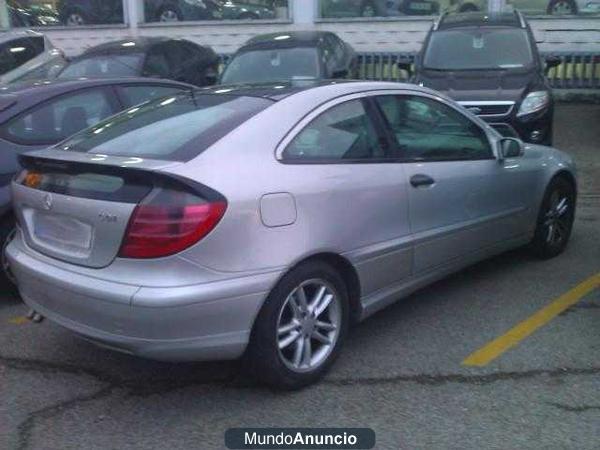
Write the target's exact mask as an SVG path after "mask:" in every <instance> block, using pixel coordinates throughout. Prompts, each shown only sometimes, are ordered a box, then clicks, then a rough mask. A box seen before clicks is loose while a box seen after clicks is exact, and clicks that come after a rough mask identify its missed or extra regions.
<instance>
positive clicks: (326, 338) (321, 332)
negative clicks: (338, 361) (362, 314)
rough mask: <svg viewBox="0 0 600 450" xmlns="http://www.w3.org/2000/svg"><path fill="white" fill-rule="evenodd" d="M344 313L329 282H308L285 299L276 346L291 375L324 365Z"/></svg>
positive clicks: (280, 315)
mask: <svg viewBox="0 0 600 450" xmlns="http://www.w3.org/2000/svg"><path fill="white" fill-rule="evenodd" d="M341 324H342V309H341V304H340V297H339V294H338V293H337V292H336V291H335V289H334V288H333V286H331V284H329V283H328V282H326V281H324V280H320V279H314V280H308V281H305V282H303V283H301V284H300V285H299V286H298V287H296V288H295V289H294V290H293V291H292V292H291V293H290V294H289V295H288V297H287V298H286V300H285V302H284V303H283V306H282V307H281V310H280V312H279V317H278V320H277V331H276V333H277V346H278V350H279V356H280V358H281V360H282V361H283V363H284V364H285V365H286V366H287V367H288V368H289V369H290V370H292V371H295V372H309V371H312V370H314V369H316V368H317V367H319V366H320V365H321V364H323V363H324V362H325V361H326V360H327V358H328V357H329V355H330V354H331V352H332V351H333V349H334V347H335V344H336V342H337V340H338V338H339V335H340V330H341Z"/></svg>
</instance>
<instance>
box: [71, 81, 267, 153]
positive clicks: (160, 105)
mask: <svg viewBox="0 0 600 450" xmlns="http://www.w3.org/2000/svg"><path fill="white" fill-rule="evenodd" d="M272 103H273V102H272V101H271V100H266V99H263V98H256V97H242V96H235V95H215V94H199V93H197V92H188V93H183V94H178V95H173V96H170V97H164V98H161V99H157V100H153V101H151V102H149V103H145V104H143V105H140V106H136V107H133V108H130V109H128V110H126V111H124V112H122V113H120V114H118V115H116V116H114V117H111V118H110V119H109V120H106V121H104V122H101V123H99V124H98V125H96V126H95V127H93V128H90V129H88V130H85V131H83V132H81V133H79V134H77V135H75V136H73V137H72V138H71V139H69V140H68V141H66V142H64V143H62V144H61V146H60V148H61V149H63V150H69V151H75V152H86V153H87V152H90V153H96V154H102V155H114V156H124V157H135V158H149V159H163V160H172V161H188V160H190V159H192V158H194V157H195V156H197V155H198V154H200V153H202V152H203V151H204V150H206V149H207V148H208V147H210V146H211V145H212V144H214V143H215V142H216V141H218V140H219V139H221V138H222V137H224V136H225V135H227V134H228V133H230V132H231V131H232V130H234V129H235V128H237V127H238V126H239V125H241V124H242V123H244V122H245V121H246V120H248V119H249V118H250V117H252V116H254V115H255V114H257V113H258V112H260V111H262V110H263V109H265V108H267V107H268V106H269V105H271V104H272Z"/></svg>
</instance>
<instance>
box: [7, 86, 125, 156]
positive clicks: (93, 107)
mask: <svg viewBox="0 0 600 450" xmlns="http://www.w3.org/2000/svg"><path fill="white" fill-rule="evenodd" d="M112 112H113V110H112V107H111V105H110V101H109V99H108V97H107V96H106V94H105V91H104V90H102V89H89V90H86V91H83V92H80V93H76V94H72V95H63V96H60V97H58V98H55V99H52V100H50V101H48V102H45V103H42V104H41V105H39V106H36V107H34V108H33V109H32V110H29V111H28V112H26V113H25V114H22V115H20V116H18V117H17V118H16V119H13V120H12V121H10V122H9V123H8V124H7V125H6V127H5V128H4V133H3V134H4V136H5V137H6V138H7V139H8V140H10V141H13V142H16V143H19V144H23V145H51V144H55V143H57V142H59V141H62V140H63V139H66V138H68V137H69V136H72V135H73V134H75V133H77V132H79V131H81V130H83V129H84V128H87V127H90V126H92V125H95V124H97V123H98V122H100V121H101V120H103V119H105V118H106V117H108V116H110V115H111V114H112Z"/></svg>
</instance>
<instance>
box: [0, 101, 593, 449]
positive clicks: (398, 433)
mask: <svg viewBox="0 0 600 450" xmlns="http://www.w3.org/2000/svg"><path fill="white" fill-rule="evenodd" d="M555 124H556V125H555V133H556V134H555V136H556V138H555V145H556V146H557V147H558V148H561V149H563V150H566V151H568V152H569V153H571V154H572V155H574V157H575V158H576V161H577V164H578V168H579V171H580V195H579V205H578V212H577V218H576V223H575V227H574V231H573V235H572V240H571V243H570V245H569V247H568V248H567V251H566V252H565V253H564V254H563V255H561V256H560V257H558V258H555V259H553V260H549V261H539V260H536V259H533V258H532V257H530V256H529V255H528V254H527V252H526V251H523V250H519V251H514V252H510V253H507V254H504V255H501V256H499V257H496V258H494V259H492V260H489V261H486V262H482V263H479V264H477V265H476V266H473V267H471V268H469V269H468V270H465V271H462V272H460V273H458V274H456V275H453V276H451V277H449V278H447V279H446V280H444V281H441V282H439V283H437V284H435V285H432V286H430V287H428V288H426V289H424V290H422V291H419V292H418V293H416V294H414V295H412V296H410V297H409V298H407V299H406V300H404V301H401V302H399V303H397V304H395V305H393V306H391V307H389V308H387V309H385V310H384V311H382V312H380V313H378V314H377V315H375V316H373V317H372V318H370V319H369V320H367V321H366V322H364V323H362V324H360V325H359V326H358V327H356V328H355V329H354V330H353V331H352V332H351V334H350V337H349V339H348V341H347V343H346V344H347V345H346V347H345V349H344V351H343V352H342V355H341V357H340V359H339V360H338V362H337V363H336V365H335V366H334V368H333V370H332V371H331V372H330V373H329V375H328V376H327V377H326V379H325V380H323V381H322V382H320V383H318V384H317V385H315V386H312V387H309V388H307V389H304V390H302V391H300V392H287V393H281V392H273V391H270V390H268V389H265V388H262V387H258V386H256V385H254V384H252V383H250V382H249V381H248V380H246V379H244V377H243V376H242V375H240V372H239V370H238V365H237V363H236V362H231V363H202V364H165V363H158V362H153V361H146V360H142V359H138V358H134V357H130V356H127V355H121V354H117V353H114V352H111V351H109V350H104V349H100V348H97V347H95V346H93V345H91V344H89V343H87V342H85V341H82V340H79V339H77V338H75V337H74V336H73V335H72V334H71V333H69V332H67V331H65V330H63V329H61V328H60V327H58V326H56V325H54V324H52V323H50V322H48V321H44V322H43V323H42V324H40V325H35V324H31V323H30V322H28V321H27V320H26V319H24V317H23V316H24V315H25V314H26V312H27V309H26V307H25V306H24V305H22V304H21V303H19V302H18V300H17V299H15V298H12V297H10V296H8V295H6V294H4V295H3V296H2V297H0V448H6V449H26V448H36V449H75V448H86V449H108V448H114V449H117V448H118V449H127V448H144V449H165V448H171V449H179V448H186V449H192V448H198V449H213V448H224V441H223V435H224V432H225V430H226V429H227V428H230V427H241V426H251V427H270V426H299V427H332V426H340V427H370V428H373V429H374V430H375V432H376V435H377V448H381V449H397V448H401V449H446V448H461V449H507V448H514V449H517V448H518V449H538V448H539V449H542V448H543V449H564V448H568V449H594V448H595V449H597V448H598V446H599V444H598V443H599V442H600V325H599V324H600V287H599V286H600V276H599V275H598V274H599V273H600V147H599V144H598V143H599V142H600V127H599V124H600V105H575V104H568V105H566V104H563V105H560V106H559V107H558V110H557V114H556V117H555ZM549 305H552V306H551V307H550V306H549ZM545 307H546V308H547V309H546V310H543V308H545ZM548 308H549V309H548ZM541 310H543V311H545V312H543V313H539V311H541ZM536 313H537V314H538V315H536ZM532 317H533V319H531V318H532ZM528 319H530V320H528ZM515 327H517V328H518V329H517V331H518V332H520V334H519V333H517V334H510V333H509V334H508V335H506V333H507V332H509V331H510V330H513V329H514V328H515ZM519 327H520V328H519ZM517 335H518V339H515V338H514V336H517ZM511 336H512V337H511ZM511 339H512V340H511ZM495 340H497V341H495ZM491 342H496V343H498V342H500V344H502V345H504V347H500V348H501V351H498V347H494V345H496V344H494V345H492V347H487V346H488V344H490V343H491ZM507 343H509V344H510V345H506V344H507ZM481 349H483V350H481ZM494 349H496V350H494ZM477 351H480V353H477ZM490 352H491V353H490ZM494 352H495V353H494ZM474 354H476V355H479V356H481V354H484V355H486V357H487V359H489V361H487V360H485V359H486V358H484V359H483V360H482V359H481V358H479V359H477V358H473V357H471V358H469V357H470V356H472V355H474ZM490 358H491V359H490ZM482 361H484V362H482Z"/></svg>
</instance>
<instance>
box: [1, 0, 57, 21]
mask: <svg viewBox="0 0 600 450" xmlns="http://www.w3.org/2000/svg"><path fill="white" fill-rule="evenodd" d="M6 6H7V8H8V14H9V17H10V24H11V26H12V27H13V28H21V27H42V26H44V27H45V26H51V25H60V20H59V18H58V14H57V13H56V11H54V10H53V9H51V8H49V7H47V6H41V5H28V4H27V3H26V2H24V3H21V2H18V1H15V0H8V1H7V2H6Z"/></svg>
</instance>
